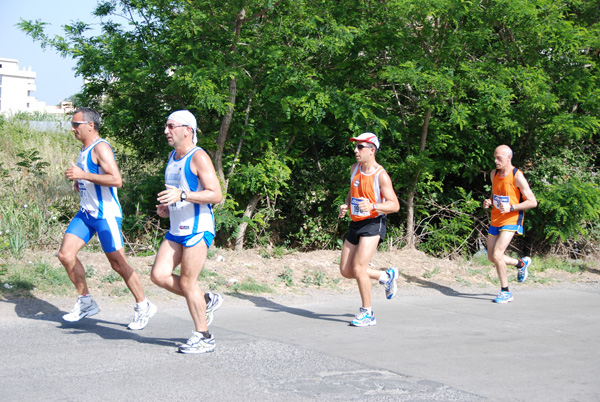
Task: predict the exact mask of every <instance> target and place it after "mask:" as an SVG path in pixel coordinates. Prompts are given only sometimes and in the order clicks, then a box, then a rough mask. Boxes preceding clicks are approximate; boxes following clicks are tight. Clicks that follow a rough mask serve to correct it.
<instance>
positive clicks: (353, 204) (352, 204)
mask: <svg viewBox="0 0 600 402" xmlns="http://www.w3.org/2000/svg"><path fill="white" fill-rule="evenodd" d="M362 200H363V199H362V198H355V197H352V200H351V201H350V208H351V209H350V213H351V214H352V215H354V216H369V215H371V213H370V212H366V211H364V212H363V211H361V210H360V208H359V206H358V203H359V202H361V201H362Z"/></svg>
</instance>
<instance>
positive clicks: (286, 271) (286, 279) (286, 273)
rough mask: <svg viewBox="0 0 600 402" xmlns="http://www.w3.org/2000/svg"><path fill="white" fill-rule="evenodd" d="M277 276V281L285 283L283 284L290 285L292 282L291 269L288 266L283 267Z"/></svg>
mask: <svg viewBox="0 0 600 402" xmlns="http://www.w3.org/2000/svg"><path fill="white" fill-rule="evenodd" d="M277 277H278V280H279V281H281V282H283V283H285V286H288V287H292V286H293V284H294V275H293V271H292V270H291V268H289V267H283V271H281V273H280V274H279V275H277Z"/></svg>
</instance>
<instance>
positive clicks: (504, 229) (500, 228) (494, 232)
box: [488, 225, 523, 236]
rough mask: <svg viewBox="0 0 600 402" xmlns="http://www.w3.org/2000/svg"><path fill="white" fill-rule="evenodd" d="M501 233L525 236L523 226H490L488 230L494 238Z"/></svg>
mask: <svg viewBox="0 0 600 402" xmlns="http://www.w3.org/2000/svg"><path fill="white" fill-rule="evenodd" d="M500 232H516V234H517V235H519V236H523V225H504V226H492V225H490V228H489V229H488V234H491V235H492V236H498V235H499V234H500Z"/></svg>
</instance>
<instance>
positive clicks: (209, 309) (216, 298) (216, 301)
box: [206, 292, 223, 325]
mask: <svg viewBox="0 0 600 402" xmlns="http://www.w3.org/2000/svg"><path fill="white" fill-rule="evenodd" d="M206 294H207V295H208V298H209V302H208V303H206V325H210V323H211V322H212V321H213V318H214V314H215V311H217V310H218V309H219V307H221V304H223V296H221V295H220V294H219V293H211V292H207V293H206Z"/></svg>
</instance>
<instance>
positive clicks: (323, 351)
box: [0, 285, 600, 402]
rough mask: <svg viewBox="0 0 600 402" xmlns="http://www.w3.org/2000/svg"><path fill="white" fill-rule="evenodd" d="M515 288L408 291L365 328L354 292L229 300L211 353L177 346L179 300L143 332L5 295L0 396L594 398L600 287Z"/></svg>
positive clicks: (182, 330) (110, 314)
mask: <svg viewBox="0 0 600 402" xmlns="http://www.w3.org/2000/svg"><path fill="white" fill-rule="evenodd" d="M513 292H514V294H515V300H514V302H512V303H510V304H508V305H496V304H493V303H492V302H491V299H492V298H493V296H495V294H494V293H495V292H493V291H491V290H483V291H478V290H476V289H473V290H472V291H466V292H464V293H460V292H456V291H454V290H452V289H450V288H438V289H437V290H433V289H430V290H427V291H425V292H422V293H420V294H412V295H408V294H403V292H402V290H401V292H400V294H399V296H397V297H396V298H395V299H393V300H390V301H388V300H385V299H384V298H383V297H382V295H381V296H377V297H376V298H375V300H374V311H375V314H376V318H377V322H378V323H377V325H376V326H373V327H368V328H354V327H351V326H349V325H348V322H349V320H350V319H351V318H352V316H353V315H354V314H355V313H356V312H357V310H358V302H359V298H358V293H357V294H356V295H354V294H351V295H349V294H344V295H339V296H336V297H331V296H329V297H325V298H323V297H313V298H311V297H300V298H295V299H293V300H292V299H286V298H285V297H278V296H269V297H268V298H267V297H247V298H244V297H239V296H234V295H226V296H225V303H224V304H223V307H222V308H221V309H220V310H219V311H218V312H217V313H216V314H215V319H214V322H213V324H212V326H211V331H212V332H213V334H214V335H215V338H216V342H217V348H216V350H215V352H214V353H210V354H206V355H183V354H180V353H177V352H176V350H177V345H179V344H180V343H182V342H185V341H186V340H187V338H188V337H189V336H190V335H191V329H192V325H191V320H190V318H189V315H188V312H187V308H186V306H185V304H184V302H183V300H175V301H156V304H157V305H158V308H159V310H158V313H157V315H156V316H155V317H154V318H153V319H152V320H151V321H150V323H149V325H148V327H146V329H144V330H143V331H138V332H132V331H128V330H127V328H126V326H127V324H128V323H129V321H130V319H131V317H132V310H131V306H130V305H129V304H126V303H125V302H123V301H114V300H110V299H100V300H98V301H99V304H100V306H101V308H102V311H101V312H100V314H98V315H96V316H94V317H90V318H86V319H84V320H82V321H80V322H78V323H65V322H62V320H61V316H62V314H64V312H67V311H69V310H70V308H71V307H72V303H73V302H74V300H73V299H66V298H49V299H47V300H39V299H33V300H24V299H19V300H8V301H6V300H5V301H0V401H41V400H44V401H70V400H73V401H75V400H77V401H82V400H84V401H116V400H126V401H154V400H177V401H186V400H192V399H193V400H203V399H208V400H215V401H242V400H243V401H281V400H285V401H286V402H292V401H314V400H319V401H432V400H435V401H481V400H492V401H495V400H498V401H500V400H512V401H598V400H600V379H599V373H600V348H599V347H598V344H597V337H598V335H599V334H600V320H599V318H600V314H599V311H600V285H586V286H576V285H574V286H569V287H567V288H561V289H552V288H538V289H536V288H521V289H518V288H517V289H514V288H513ZM380 293H383V291H381V292H380Z"/></svg>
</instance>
